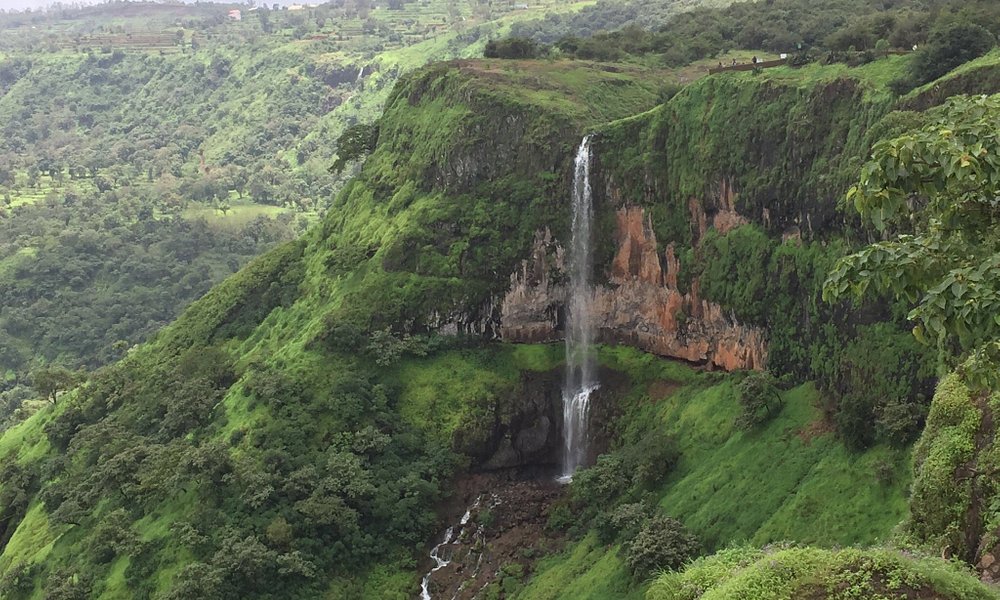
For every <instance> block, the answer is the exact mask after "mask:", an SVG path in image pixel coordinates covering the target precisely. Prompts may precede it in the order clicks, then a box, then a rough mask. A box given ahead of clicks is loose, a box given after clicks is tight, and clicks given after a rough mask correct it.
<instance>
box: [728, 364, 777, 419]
mask: <svg viewBox="0 0 1000 600" xmlns="http://www.w3.org/2000/svg"><path fill="white" fill-rule="evenodd" d="M736 390H737V394H738V395H739V400H740V407H741V408H742V411H741V412H740V415H739V416H738V417H736V426H737V427H739V428H740V429H745V430H746V429H753V428H754V427H756V426H758V425H761V424H763V423H766V422H767V421H769V420H771V418H772V417H774V416H775V415H777V414H778V412H779V411H780V409H781V396H780V395H778V388H777V387H776V386H775V385H774V377H773V376H772V375H771V374H770V373H767V372H765V371H750V372H749V373H747V374H746V376H745V377H744V378H743V380H742V381H740V383H739V385H738V386H737V388H736Z"/></svg>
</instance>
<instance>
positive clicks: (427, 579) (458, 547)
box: [420, 494, 500, 600]
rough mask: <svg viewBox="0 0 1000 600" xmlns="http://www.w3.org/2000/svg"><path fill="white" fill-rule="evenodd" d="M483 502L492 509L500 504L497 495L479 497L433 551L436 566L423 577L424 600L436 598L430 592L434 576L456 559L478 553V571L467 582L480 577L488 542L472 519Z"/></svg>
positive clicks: (421, 590) (446, 531) (446, 532)
mask: <svg viewBox="0 0 1000 600" xmlns="http://www.w3.org/2000/svg"><path fill="white" fill-rule="evenodd" d="M484 502H485V503H486V508H488V509H492V508H494V507H496V506H498V505H499V504H500V498H499V497H498V496H496V495H495V494H480V495H479V496H478V497H477V498H476V500H475V502H473V503H472V504H471V505H470V506H469V507H468V508H467V509H465V514H463V515H462V518H461V519H460V520H459V521H458V523H456V524H455V525H452V526H450V527H448V529H447V530H445V532H444V537H443V538H442V540H441V543H440V544H438V545H436V546H434V547H433V548H431V552H430V557H431V559H432V560H433V561H434V566H433V567H432V568H431V570H430V571H428V572H427V574H426V575H424V578H423V579H422V580H421V582H420V599H421V600H432V599H433V596H432V595H431V591H430V584H431V577H433V575H434V573H437V572H438V571H440V570H441V569H443V568H445V567H447V566H448V565H450V564H451V563H452V561H453V560H456V559H461V560H467V559H468V558H471V557H472V556H473V555H474V554H477V552H478V556H476V559H475V560H476V568H475V570H474V571H473V572H472V574H471V575H470V576H469V577H468V579H469V580H470V581H471V580H474V579H475V578H476V576H477V575H479V568H480V566H481V564H482V561H483V555H484V550H483V549H484V548H485V546H486V543H485V542H486V540H485V535H484V531H483V525H481V524H479V523H477V522H476V521H474V520H473V519H472V516H473V513H475V512H476V511H478V510H479V509H480V507H481V506H482V505H483V503H484ZM470 523H471V524H470ZM464 588H465V584H464V583H463V584H462V586H461V587H459V588H458V590H457V591H456V592H455V595H454V596H452V600H454V599H455V598H457V597H458V595H459V594H460V593H461V592H462V591H463V589H464Z"/></svg>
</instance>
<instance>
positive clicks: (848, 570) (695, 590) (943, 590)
mask: <svg viewBox="0 0 1000 600" xmlns="http://www.w3.org/2000/svg"><path fill="white" fill-rule="evenodd" d="M916 597H919V598H931V597H933V598H942V599H948V600H992V599H995V598H997V597H998V596H997V593H996V591H994V590H991V589H989V588H987V586H986V585H984V584H983V583H981V582H979V581H978V580H977V579H976V578H975V577H972V576H970V574H969V573H968V572H967V571H965V570H964V569H962V568H961V567H958V566H957V565H955V564H952V563H948V562H945V561H943V560H940V559H936V558H926V557H914V556H912V555H910V554H905V555H904V554H902V553H899V552H896V551H892V550H885V549H873V550H858V549H852V548H849V549H845V550H824V549H819V548H783V549H777V550H768V551H761V550H756V549H752V548H734V549H731V550H727V551H725V552H721V553H719V554H718V555H715V556H710V557H706V558H702V559H699V560H698V561H696V562H695V563H693V564H692V565H690V566H689V567H688V568H687V569H685V570H684V571H683V572H680V573H669V574H664V575H663V576H661V577H660V578H659V579H658V580H657V581H656V583H655V584H654V585H653V587H652V589H651V590H650V592H649V593H648V594H647V595H646V598H647V600H694V599H696V598H700V599H702V600H785V599H789V598H829V599H831V600H851V599H857V598H916Z"/></svg>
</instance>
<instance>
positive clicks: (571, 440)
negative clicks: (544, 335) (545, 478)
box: [559, 136, 598, 482]
mask: <svg viewBox="0 0 1000 600" xmlns="http://www.w3.org/2000/svg"><path fill="white" fill-rule="evenodd" d="M574 167H575V168H574V174H573V192H572V194H573V195H572V202H573V222H572V238H571V241H570V249H569V297H568V300H567V311H566V312H567V314H566V382H565V384H564V385H563V391H562V402H563V464H562V475H561V476H560V477H559V481H562V482H569V481H571V480H572V479H573V473H575V472H576V470H577V469H578V468H579V467H580V465H582V464H583V462H584V461H585V460H586V457H587V445H588V441H589V440H588V431H587V423H588V420H589V418H590V395H591V394H592V393H593V392H594V390H596V389H597V387H598V384H597V379H596V377H595V376H594V357H593V355H592V353H591V346H593V344H594V322H593V319H592V318H591V306H592V304H593V299H594V291H593V287H592V286H591V282H590V276H591V271H592V270H593V264H594V257H593V254H594V251H593V247H592V245H593V244H592V242H593V239H592V237H593V235H592V231H591V230H592V224H593V220H594V207H593V200H592V198H591V190H590V136H587V137H585V138H583V141H582V142H581V143H580V147H579V148H578V149H577V151H576V160H575V161H574Z"/></svg>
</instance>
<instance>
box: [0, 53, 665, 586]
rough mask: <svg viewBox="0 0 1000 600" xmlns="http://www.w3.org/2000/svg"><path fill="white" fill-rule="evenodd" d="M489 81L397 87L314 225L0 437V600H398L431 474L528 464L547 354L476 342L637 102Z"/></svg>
mask: <svg viewBox="0 0 1000 600" xmlns="http://www.w3.org/2000/svg"><path fill="white" fill-rule="evenodd" d="M510 68H511V70H510V71H505V70H503V69H495V70H488V72H486V71H487V70H479V69H478V68H472V67H468V66H466V65H461V64H454V65H444V66H440V65H439V66H435V67H431V68H428V69H425V70H423V71H421V72H418V73H416V74H414V75H412V76H411V77H409V78H407V79H406V80H405V81H404V82H403V83H401V84H400V85H399V86H398V87H397V89H396V92H395V94H394V95H393V97H392V99H391V101H390V102H389V105H388V106H387V109H386V113H385V116H384V117H383V118H382V119H381V120H380V122H379V124H378V126H379V130H380V135H379V144H378V145H377V147H376V148H375V151H374V152H373V154H372V155H371V156H370V157H369V160H368V162H367V163H366V165H365V166H364V168H363V169H362V171H361V174H360V176H359V177H358V178H356V179H355V180H354V181H353V182H352V183H351V184H350V185H349V186H348V187H347V188H346V189H345V190H344V192H343V193H342V194H341V195H340V196H339V197H338V199H337V200H336V201H335V202H334V206H333V208H331V210H330V211H329V215H328V216H327V218H326V219H325V221H324V222H323V223H322V224H320V225H319V226H317V227H315V228H314V229H312V230H311V231H310V232H309V233H308V234H307V235H305V236H304V237H303V238H302V239H301V240H298V241H296V242H293V243H288V244H285V245H283V246H281V247H279V248H277V249H275V250H274V251H272V252H270V253H269V254H267V255H265V256H263V257H261V258H259V259H258V260H256V261H255V262H254V263H253V264H251V265H250V266H249V267H247V268H246V269H243V270H241V271H240V272H239V273H237V274H236V275H234V276H233V277H231V278H229V279H228V280H226V281H225V282H223V284H221V285H219V286H217V287H216V288H214V289H213V290H212V291H210V292H209V293H208V294H207V295H206V296H205V297H204V298H202V299H201V300H199V301H198V302H196V303H194V304H193V305H192V306H191V307H190V308H189V309H188V310H186V311H185V313H184V314H183V315H182V316H181V317H180V319H178V321H177V322H176V323H174V324H173V325H171V326H170V327H168V328H166V329H165V330H163V331H161V332H160V333H159V334H158V335H157V336H156V338H155V339H154V340H152V341H151V342H150V343H148V344H146V345H144V346H141V347H139V348H137V349H136V350H134V351H133V352H131V353H129V355H128V356H127V357H126V358H125V359H124V360H122V361H121V362H119V363H117V364H115V365H113V366H111V367H109V368H107V369H105V370H102V371H101V372H99V373H97V374H95V375H94V376H93V377H92V378H91V380H90V381H89V382H88V383H87V384H86V385H83V386H81V387H80V388H79V389H77V390H74V391H72V392H70V393H66V394H62V395H61V396H60V397H59V399H58V403H57V404H55V405H53V406H50V407H47V408H46V409H44V410H42V411H40V412H39V413H37V414H36V415H34V416H33V417H32V418H31V419H29V420H28V421H26V422H24V423H22V424H20V425H19V426H17V427H15V428H12V429H11V430H9V431H6V432H5V433H4V435H3V437H2V439H0V472H2V474H3V478H2V481H0V571H2V573H3V575H2V577H0V596H2V597H4V598H12V599H22V598H30V597H32V596H33V595H37V594H40V593H42V592H41V591H42V590H44V591H45V593H46V594H50V595H60V594H61V595H62V596H63V597H87V598H91V597H93V598H158V599H159V598H177V599H180V598H204V599H212V598H217V599H222V598H225V599H228V598H234V599H235V598H241V599H242V598H254V597H260V598H264V597H275V596H279V595H280V596H281V597H283V598H317V597H330V598H351V599H355V598H386V597H400V596H410V595H412V593H413V592H414V589H415V588H416V587H417V586H418V585H419V576H418V574H417V573H416V572H415V570H414V563H413V561H414V559H415V558H416V556H418V554H419V553H418V552H417V551H416V549H417V548H419V547H421V546H422V545H423V544H424V543H426V542H427V541H428V540H430V539H431V538H432V537H433V536H434V535H435V533H436V532H437V528H438V515H437V514H436V512H435V507H436V506H437V505H438V504H439V503H440V502H441V500H442V498H443V497H444V496H445V495H446V493H447V490H448V485H449V484H448V482H449V481H450V480H451V477H452V476H454V475H455V474H456V473H458V472H460V471H462V470H463V469H467V468H508V467H516V466H519V465H524V464H537V463H540V462H545V461H546V460H550V458H549V455H550V454H551V452H552V448H553V446H554V445H555V444H556V443H557V442H558V440H559V439H560V434H559V428H560V426H561V424H560V423H559V420H558V414H559V413H558V411H557V410H555V406H554V403H555V402H556V401H557V400H558V394H557V393H556V391H557V385H558V384H557V383H556V382H557V381H558V374H557V373H556V372H555V370H556V369H557V368H558V366H559V362H560V360H561V349H554V350H553V349H550V348H547V347H518V348H514V347H511V346H500V345H496V344H485V343H484V340H483V338H486V339H489V337H490V331H491V328H493V327H495V326H496V323H498V317H497V316H496V312H497V311H495V310H492V309H490V305H491V303H492V302H495V300H494V299H495V298H499V296H500V295H501V294H502V292H503V291H504V290H505V289H506V286H507V279H506V274H507V273H509V272H510V271H511V270H513V268H514V264H515V263H516V262H517V261H518V260H519V259H520V258H521V257H522V256H524V255H526V254H527V252H528V251H529V249H530V246H531V241H532V239H533V236H534V232H535V231H536V230H538V229H540V228H542V227H544V225H545V224H546V223H549V222H559V223H560V224H561V225H560V226H561V227H565V225H564V224H562V222H563V220H564V219H563V218H562V217H563V215H564V214H565V210H564V209H563V207H562V203H561V197H560V196H559V195H557V194H554V193H550V192H552V191H553V190H554V189H556V188H560V187H561V186H562V184H563V181H564V180H565V179H566V177H568V176H567V175H566V171H567V169H566V167H567V166H568V164H569V161H570V160H571V156H572V149H573V146H574V145H575V142H576V140H577V139H578V138H579V136H580V135H581V134H582V132H583V131H584V129H585V128H587V127H589V126H592V125H594V124H596V122H597V120H598V119H600V118H605V117H606V118H610V119H613V118H617V117H621V116H624V115H625V114H628V112H631V111H635V110H643V109H645V108H648V107H650V106H652V105H653V104H654V103H655V88H654V84H653V83H648V82H645V81H643V80H642V79H641V78H640V77H639V75H641V74H642V71H640V70H628V69H624V70H623V69H614V70H610V69H605V68H604V67H602V66H601V65H588V64H580V63H573V64H562V65H559V64H555V65H536V66H526V67H524V71H529V70H534V73H533V76H534V77H536V78H537V80H536V81H535V83H534V84H531V82H530V81H528V82H520V79H519V78H521V77H522V76H523V75H524V73H523V72H520V71H517V69H518V68H519V67H517V65H516V64H513V65H512V66H511V67H510ZM541 75H546V76H545V77H542V76H541ZM515 82H517V83H516V84H515ZM522 83H523V84H522ZM604 86H611V87H613V88H614V89H615V90H616V91H617V94H618V96H617V98H615V102H610V101H608V100H607V96H606V95H605V94H596V95H595V94H591V93H590V92H592V91H594V90H598V89H601V88H602V87H604ZM616 111H617V112H616ZM498 140H500V141H498ZM494 146H496V147H499V148H501V150H502V151H503V152H505V153H509V152H513V151H514V149H523V151H524V152H525V153H526V157H525V158H523V159H515V158H511V157H505V156H503V155H498V154H496V153H493V152H492V150H491V149H492V148H494ZM500 273H503V274H502V275H501V274H500ZM462 333H466V334H480V335H479V336H478V337H476V336H474V337H469V336H463V335H457V334H462ZM608 404H613V402H608Z"/></svg>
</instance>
